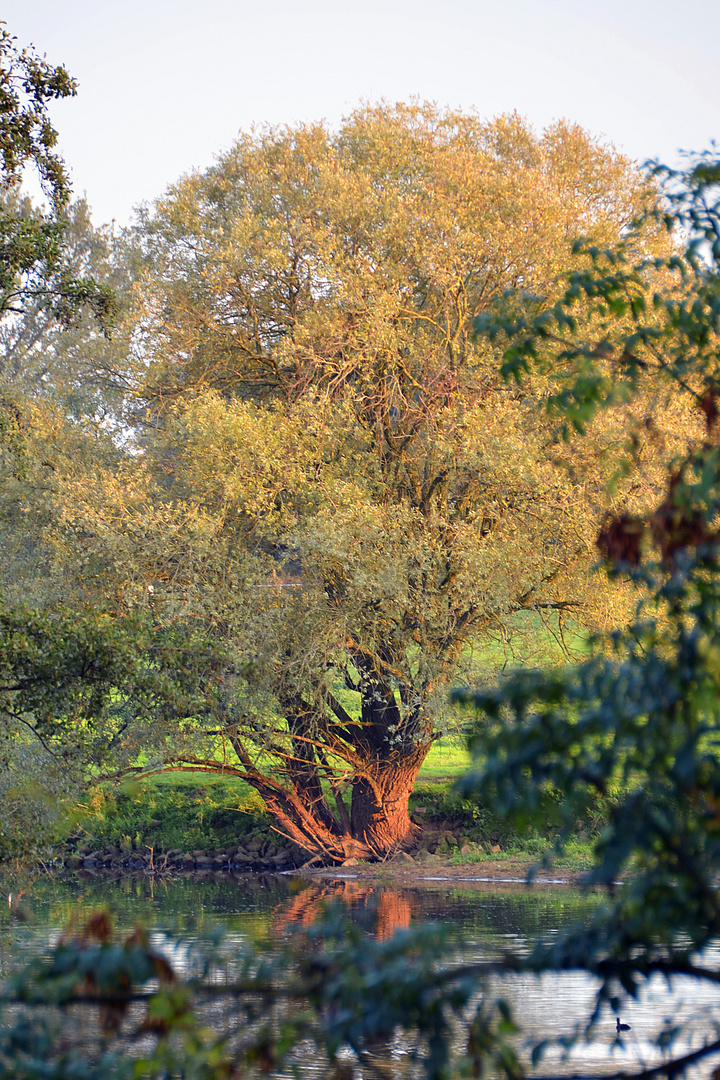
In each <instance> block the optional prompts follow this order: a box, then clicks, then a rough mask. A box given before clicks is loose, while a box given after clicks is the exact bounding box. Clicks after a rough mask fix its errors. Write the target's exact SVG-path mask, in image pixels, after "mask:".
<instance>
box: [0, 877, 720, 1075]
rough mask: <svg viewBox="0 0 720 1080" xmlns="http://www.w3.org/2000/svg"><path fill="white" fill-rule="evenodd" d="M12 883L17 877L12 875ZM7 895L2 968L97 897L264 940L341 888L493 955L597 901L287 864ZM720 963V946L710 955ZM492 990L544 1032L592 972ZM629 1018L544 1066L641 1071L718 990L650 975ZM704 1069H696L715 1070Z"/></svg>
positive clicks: (552, 929)
mask: <svg viewBox="0 0 720 1080" xmlns="http://www.w3.org/2000/svg"><path fill="white" fill-rule="evenodd" d="M11 889H12V886H11ZM3 896H4V897H7V899H4V900H3V902H2V904H0V977H6V976H7V975H8V974H9V973H10V972H11V971H13V970H16V969H17V967H18V966H19V965H21V964H22V963H23V962H25V961H26V960H28V959H30V958H31V957H33V956H37V955H38V954H40V953H42V952H43V951H44V950H46V949H47V948H48V947H49V945H50V944H51V943H52V941H53V940H55V939H56V938H57V935H58V933H59V932H60V931H61V930H62V929H63V928H64V927H66V926H67V925H68V924H69V923H70V922H71V921H75V922H79V921H82V919H83V918H84V917H87V916H88V915H89V914H90V913H91V912H93V911H96V910H97V909H98V908H99V907H101V906H107V907H109V908H110V910H111V912H112V914H113V918H114V920H115V923H116V925H117V928H118V929H119V930H120V931H122V930H129V929H131V928H132V927H133V926H135V925H136V924H137V923H142V924H144V925H145V926H147V927H151V928H153V933H154V940H155V941H156V942H158V943H159V944H160V945H161V946H162V947H164V948H167V949H170V948H171V947H172V943H173V941H175V940H177V939H178V937H182V939H183V941H184V942H186V943H188V942H190V943H192V942H193V941H199V940H201V939H204V938H206V937H208V936H209V935H210V934H211V933H212V932H213V931H214V930H215V929H216V928H218V927H220V926H222V927H224V929H225V932H226V947H227V948H232V947H233V943H240V942H248V941H250V942H254V943H257V944H261V945H262V948H263V950H264V951H265V952H268V951H272V950H273V949H275V948H277V947H278V946H279V945H280V944H281V942H282V941H283V938H284V936H285V935H286V934H287V932H288V931H289V929H290V927H291V926H293V925H297V923H299V922H300V923H309V922H311V921H312V919H313V918H314V917H315V915H316V914H317V912H318V910H319V907H320V905H321V903H322V902H323V901H324V900H327V899H329V898H338V899H342V900H343V902H344V903H345V905H346V906H347V908H348V911H349V912H350V913H351V915H352V917H353V918H354V919H355V920H357V921H359V922H361V923H362V924H363V926H364V927H365V929H366V932H367V933H368V934H369V935H374V936H376V937H387V936H389V935H391V934H392V933H393V932H394V931H395V930H397V929H402V928H404V927H408V926H416V925H420V924H422V923H427V922H442V923H443V924H444V925H445V926H449V927H451V928H452V941H453V943H454V945H455V947H456V948H457V951H458V955H459V956H462V957H463V958H465V959H489V958H495V957H498V956H499V955H501V954H502V953H503V951H505V950H508V949H509V950H512V951H515V952H517V951H523V950H525V949H527V948H528V947H529V946H530V944H531V943H532V942H533V941H534V940H536V939H537V938H541V939H543V940H546V941H547V940H551V939H552V937H553V935H555V934H557V933H558V932H559V931H560V930H562V929H563V928H564V927H566V926H567V925H569V924H570V923H571V922H574V921H577V920H583V919H586V918H588V917H589V916H590V915H591V913H592V911H593V910H594V908H595V906H596V904H597V903H598V897H597V896H596V895H594V894H588V893H584V892H582V891H580V890H578V889H576V888H573V887H570V886H567V885H563V886H556V887H538V886H533V887H532V888H528V887H526V886H524V885H522V884H520V883H517V884H512V883H507V882H505V883H491V882H471V881H443V880H434V881H429V880H428V881H425V882H422V883H417V884H414V885H413V886H412V887H409V886H404V885H403V886H400V885H397V884H393V883H392V882H390V881H383V882H378V883H374V882H368V881H366V880H354V879H352V878H344V879H335V880H328V879H317V878H312V879H299V878H297V877H293V876H290V875H287V876H286V875H263V874H245V875H242V876H232V877H231V876H229V875H227V876H223V875H215V876H213V877H208V878H205V879H202V880H198V879H195V878H192V877H183V878H177V879H167V878H152V877H127V876H126V877H121V878H119V879H115V880H113V879H110V878H107V877H102V876H97V877H94V876H78V877H77V878H75V879H73V880H71V881H70V880H61V879H59V878H56V877H52V876H43V877H40V878H38V879H36V880H35V881H34V882H32V883H31V884H27V885H26V886H25V890H24V892H23V894H22V895H21V896H18V887H17V886H15V891H14V892H10V893H8V891H7V890H6V891H5V892H4V894H3ZM706 959H707V960H708V962H712V963H713V964H715V965H716V966H717V965H718V964H720V949H718V950H713V953H712V955H711V956H709V957H707V958H706ZM491 989H492V992H493V993H494V994H495V993H497V994H498V995H502V996H504V997H505V998H506V999H508V1000H509V1001H510V1002H511V1003H512V1006H513V1009H514V1011H515V1014H516V1016H517V1018H518V1019H519V1020H520V1022H521V1023H522V1027H523V1038H528V1039H530V1040H531V1041H537V1040H538V1039H540V1038H549V1039H554V1038H557V1037H562V1036H563V1035H569V1034H570V1033H571V1032H572V1030H573V1029H574V1028H575V1026H576V1025H577V1024H579V1023H581V1022H582V1021H583V1019H584V1018H585V1017H586V1016H587V1015H588V1012H589V1009H590V1008H591V1003H592V999H593V993H594V983H593V981H592V980H591V979H589V978H588V977H587V976H585V975H583V974H581V973H575V972H569V973H559V974H551V975H550V974H548V975H544V976H543V977H541V978H539V979H538V978H535V977H530V976H505V977H503V978H502V979H496V980H495V982H494V984H493V986H492V988H491ZM622 1019H623V1020H624V1021H627V1022H629V1023H630V1024H631V1030H630V1032H628V1033H627V1034H626V1035H625V1036H624V1038H623V1040H622V1045H619V1042H618V1040H617V1039H616V1031H615V1017H614V1016H610V1015H606V1016H603V1017H602V1018H601V1020H600V1022H599V1023H598V1024H597V1025H596V1027H595V1028H594V1029H593V1032H592V1037H591V1039H590V1041H589V1042H587V1043H586V1042H583V1043H581V1044H579V1045H578V1046H576V1047H575V1048H574V1050H573V1051H572V1053H571V1055H570V1057H569V1058H568V1060H565V1061H564V1060H562V1059H561V1055H560V1053H559V1052H553V1053H551V1054H549V1055H548V1056H546V1058H545V1059H544V1060H543V1062H542V1065H541V1068H540V1070H539V1071H540V1073H541V1074H542V1075H545V1076H548V1075H555V1076H559V1075H571V1074H573V1073H581V1074H583V1075H602V1074H607V1073H609V1072H614V1071H617V1070H620V1069H624V1070H626V1071H630V1070H632V1071H636V1070H638V1069H640V1068H641V1067H648V1066H650V1065H654V1064H657V1063H658V1062H659V1061H660V1060H661V1057H660V1056H659V1054H658V1051H657V1049H656V1047H655V1046H654V1043H655V1040H656V1039H657V1035H658V1032H659V1031H661V1030H662V1029H663V1026H664V1025H667V1023H668V1022H671V1023H677V1022H678V1021H683V1020H687V1021H690V1024H689V1028H688V1035H687V1036H686V1037H684V1041H683V1042H682V1044H680V1045H679V1046H678V1047H676V1051H677V1050H682V1051H683V1052H684V1051H686V1050H688V1049H690V1048H691V1047H693V1048H694V1047H696V1046H698V1045H700V1044H701V1043H702V1041H703V1039H705V1038H711V1037H717V1034H716V1031H717V1028H718V1024H719V1023H720V991H715V990H708V989H707V988H704V987H702V988H698V987H697V986H696V985H694V984H683V983H682V982H680V983H678V984H677V986H676V987H675V988H674V990H673V992H672V993H670V992H669V990H668V988H667V987H666V985H665V984H664V982H662V981H661V980H659V979H657V980H656V979H653V980H651V982H650V983H649V984H648V986H647V987H646V989H645V992H644V993H643V994H642V996H641V997H640V998H639V999H638V1000H637V1001H629V1002H628V1003H627V1005H626V1007H625V1008H624V1009H623V1016H622ZM705 1070H706V1071H705V1073H703V1072H702V1071H700V1070H698V1071H697V1073H696V1074H695V1075H696V1076H697V1077H701V1076H703V1075H707V1074H708V1071H709V1070H708V1067H707V1065H706V1066H705Z"/></svg>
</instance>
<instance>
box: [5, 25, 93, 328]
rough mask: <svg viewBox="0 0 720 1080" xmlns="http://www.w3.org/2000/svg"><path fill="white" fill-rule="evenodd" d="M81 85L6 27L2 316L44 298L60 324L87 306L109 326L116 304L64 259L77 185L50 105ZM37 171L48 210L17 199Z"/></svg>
mask: <svg viewBox="0 0 720 1080" xmlns="http://www.w3.org/2000/svg"><path fill="white" fill-rule="evenodd" d="M75 92H76V83H75V80H74V79H72V78H71V77H70V76H69V75H68V73H67V71H66V70H65V68H64V67H53V66H52V65H50V64H48V62H47V61H46V60H45V59H43V58H41V57H39V56H37V55H36V54H35V53H34V52H33V51H32V50H31V49H22V50H21V49H19V48H18V46H17V44H16V40H15V38H14V37H12V36H11V34H9V33H8V31H7V30H6V29H5V28H4V25H2V26H0V318H2V317H4V316H8V315H15V314H20V313H22V312H23V311H24V309H25V307H26V305H27V304H28V303H33V302H34V301H35V300H37V299H41V300H42V303H43V304H44V306H45V307H46V308H47V309H48V310H50V311H52V313H53V316H54V318H55V319H56V320H58V321H59V322H61V323H64V324H70V323H72V321H73V320H74V318H75V317H76V315H77V312H78V311H79V310H80V309H82V308H83V307H85V306H87V307H90V308H91V309H92V310H93V312H94V313H95V315H96V316H97V317H98V318H99V319H101V321H104V322H105V324H106V325H109V323H110V321H111V320H112V315H113V312H114V300H113V297H112V294H111V293H110V291H109V290H108V289H105V288H103V287H101V286H99V285H98V284H97V283H96V282H95V281H94V280H93V278H91V277H81V276H74V275H73V274H72V273H71V272H70V268H69V267H68V265H67V263H66V262H65V259H64V231H65V222H64V220H63V213H64V210H65V207H66V205H67V203H68V200H69V196H70V185H69V182H68V178H67V173H66V171H65V165H64V163H63V161H62V158H61V157H60V156H59V154H58V153H57V151H56V150H55V146H56V144H57V132H56V131H55V129H54V128H53V126H52V124H51V123H50V117H49V115H48V105H49V103H50V102H52V101H54V100H57V99H59V98H66V97H72V96H73V95H74V94H75ZM30 166H32V167H33V168H34V169H35V171H36V173H37V176H38V179H39V181H40V184H41V187H42V189H43V193H44V195H45V196H46V198H47V200H48V202H49V210H48V211H47V212H46V213H45V212H41V211H37V210H33V209H32V208H31V207H30V204H29V202H28V201H20V202H19V201H18V200H17V199H13V198H9V197H8V196H12V194H13V193H15V192H17V191H18V190H19V189H20V188H21V186H22V181H23V172H24V170H25V169H26V168H28V167H30Z"/></svg>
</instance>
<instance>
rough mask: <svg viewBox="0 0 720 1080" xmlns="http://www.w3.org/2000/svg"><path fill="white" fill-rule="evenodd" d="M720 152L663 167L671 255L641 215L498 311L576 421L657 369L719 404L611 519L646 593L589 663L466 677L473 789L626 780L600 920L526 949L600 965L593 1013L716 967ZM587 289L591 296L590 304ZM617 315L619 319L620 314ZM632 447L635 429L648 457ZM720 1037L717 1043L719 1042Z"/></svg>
mask: <svg viewBox="0 0 720 1080" xmlns="http://www.w3.org/2000/svg"><path fill="white" fill-rule="evenodd" d="M717 169H718V165H717V160H716V158H714V157H713V156H711V155H703V156H700V157H698V158H694V159H691V160H690V162H689V167H688V169H687V170H686V171H685V172H684V173H683V174H677V173H672V172H670V171H669V170H662V169H660V168H659V167H658V168H657V169H656V170H655V172H656V174H658V175H663V176H665V178H666V179H667V180H668V187H667V191H666V202H665V205H664V209H663V211H662V214H663V216H664V219H665V221H666V223H667V225H668V227H670V228H671V229H673V230H675V235H676V250H675V252H674V253H673V254H672V255H671V256H670V257H669V258H667V259H665V260H663V261H659V260H653V261H651V262H648V261H647V260H645V259H643V258H641V257H639V255H638V250H637V243H636V232H635V231H632V230H631V231H630V232H629V233H628V235H627V236H626V237H625V238H624V239H623V241H622V243H621V244H620V245H619V246H616V247H614V248H612V249H610V250H607V251H606V250H599V249H588V253H589V254H590V256H591V258H592V266H591V268H590V269H589V270H583V271H582V272H578V273H576V274H572V275H571V276H570V278H569V285H568V289H567V291H566V292H565V294H564V295H563V297H562V298H561V300H560V301H558V303H557V304H555V305H554V306H551V307H547V308H544V309H541V310H540V311H539V313H538V311H537V309H536V310H534V311H530V312H528V313H526V314H521V315H518V314H517V311H516V312H515V313H514V314H513V318H512V319H511V320H510V321H503V320H502V319H499V320H498V321H495V322H494V323H493V324H492V327H491V332H492V333H493V334H495V335H496V336H498V337H499V336H500V334H504V335H506V336H507V337H508V338H509V347H508V349H507V351H506V353H505V357H506V369H505V370H506V372H507V374H508V375H513V376H515V377H516V378H519V379H520V381H522V379H523V377H524V374H523V373H527V372H528V371H530V370H532V369H533V368H534V366H535V365H536V364H540V365H542V366H543V367H545V368H547V369H548V370H549V371H552V373H553V377H554V378H555V380H556V383H557V386H558V389H557V391H556V392H555V393H554V394H553V395H552V397H551V399H550V404H551V407H552V408H553V409H554V410H555V411H557V412H558V413H559V414H560V416H561V418H562V420H563V422H564V424H565V429H566V434H567V433H568V432H569V430H570V428H573V427H574V428H575V429H576V430H578V431H583V430H584V429H585V427H586V425H588V424H589V423H590V422H591V421H592V420H593V418H594V417H595V416H597V415H598V414H599V413H600V412H601V411H602V410H603V409H607V408H609V407H611V406H612V404H613V403H614V402H616V401H617V400H618V399H621V398H625V397H633V396H636V395H639V394H641V393H642V392H643V390H644V389H646V388H647V387H648V385H650V386H652V387H653V389H654V392H655V394H656V397H657V398H658V399H661V398H662V397H663V396H665V395H669V396H680V397H683V396H684V397H686V398H687V399H688V400H689V402H690V404H691V406H692V407H693V408H694V409H696V410H697V414H698V415H699V416H702V417H703V419H704V433H703V435H702V436H701V438H699V439H697V440H696V441H694V442H692V443H691V445H690V448H689V450H686V452H685V453H684V454H683V455H682V456H679V457H678V458H677V459H676V460H675V461H674V462H673V464H672V467H671V469H670V471H669V475H668V478H667V487H666V493H665V498H664V499H663V500H662V501H661V502H660V504H659V505H657V506H656V508H655V510H654V512H653V513H652V514H651V515H650V514H649V515H648V518H649V520H646V519H643V518H642V517H640V516H637V517H631V516H630V515H628V514H627V513H621V512H619V511H618V512H616V514H615V515H613V516H611V517H609V519H608V520H607V521H606V523H605V525H604V527H603V529H602V530H601V532H600V535H599V537H598V547H599V550H600V552H601V554H602V556H603V557H604V559H605V561H606V564H607V566H608V570H609V573H610V574H611V576H613V577H615V578H625V579H626V580H628V581H630V582H631V583H632V585H633V587H634V589H635V591H636V596H637V599H638V608H637V615H636V618H635V620H634V621H632V622H631V624H630V625H629V626H627V627H622V628H618V629H617V630H615V631H613V632H612V633H610V634H609V635H607V636H605V637H602V638H598V639H597V640H596V642H595V653H594V655H592V656H591V657H590V658H589V659H588V660H587V661H586V662H584V663H582V664H580V665H579V666H577V667H575V668H570V669H565V670H559V671H550V672H542V671H531V670H525V671H519V672H515V673H513V674H511V675H510V676H509V677H508V678H507V679H504V680H503V681H502V682H501V683H499V684H497V685H496V686H494V687H490V688H488V689H485V690H480V691H478V692H476V693H467V692H462V693H460V694H458V695H457V696H458V697H459V698H460V699H462V700H464V701H466V702H472V703H474V705H475V706H476V708H478V709H479V710H481V712H482V714H483V717H484V719H483V721H482V723H480V724H479V725H478V728H477V731H476V733H475V735H474V736H473V737H472V740H471V742H472V745H473V747H474V749H475V750H476V752H481V753H482V754H483V757H484V764H483V766H482V768H481V769H480V770H479V772H478V773H477V774H476V775H475V776H471V777H470V778H468V780H467V781H466V782H465V784H464V790H465V791H466V792H471V791H472V792H475V793H476V794H477V795H479V796H480V797H481V798H482V799H492V800H494V802H495V805H496V806H497V807H498V809H499V810H500V811H502V812H503V813H506V814H508V815H514V814H515V813H516V812H518V811H519V812H521V813H522V812H523V811H525V812H530V813H535V812H537V809H538V807H539V806H540V803H541V800H542V798H543V797H544V793H545V792H547V790H548V788H549V787H550V788H551V789H552V790H555V791H557V792H561V793H562V801H561V807H560V808H561V811H562V815H563V821H564V825H565V827H566V828H569V827H570V825H571V824H572V823H573V822H574V820H575V819H576V817H577V815H578V813H579V805H578V804H579V802H582V801H583V800H585V799H586V798H587V797H588V794H589V793H591V792H593V791H597V792H599V793H600V794H601V795H605V794H607V793H608V791H610V790H611V789H612V790H613V791H614V798H613V800H612V801H611V803H610V811H609V818H608V823H607V826H606V828H605V829H603V830H602V832H601V833H600V835H599V837H598V839H597V841H596V843H595V851H594V856H595V858H594V865H593V868H592V872H591V874H590V876H589V880H590V881H592V882H594V883H595V884H599V885H603V886H605V887H606V888H607V889H608V890H609V893H610V899H609V901H608V903H607V904H606V905H605V906H604V907H603V908H602V909H601V910H600V911H599V912H598V913H597V914H596V915H595V916H594V918H593V920H592V922H591V923H590V925H589V926H587V927H584V928H580V927H578V928H576V929H574V930H573V931H572V932H570V933H568V934H566V935H564V936H563V937H562V938H561V939H560V940H558V941H557V942H556V943H555V944H554V945H553V947H552V949H542V948H539V949H537V950H536V952H535V954H534V955H533V957H532V958H531V959H530V961H529V964H528V966H529V967H530V968H531V969H532V970H545V969H553V968H558V967H560V968H567V967H578V968H582V969H584V970H586V971H589V972H592V973H593V974H595V975H597V976H598V977H599V980H600V984H599V990H598V992H597V996H596V1009H595V1012H594V1013H593V1014H592V1016H591V1017H589V1021H592V1019H593V1018H595V1017H596V1016H597V1013H598V1010H599V1008H600V1006H601V1005H602V1003H604V1002H609V1003H610V1004H611V1005H613V1006H614V1005H615V1004H616V1003H617V1002H618V1001H619V999H620V994H621V992H624V993H626V994H629V995H631V996H635V995H637V994H639V993H640V992H641V990H642V989H643V987H644V986H645V984H646V982H647V980H648V979H649V978H650V977H651V976H652V975H653V974H654V973H661V974H663V975H664V976H665V977H667V978H668V979H669V980H670V981H671V982H673V981H674V979H675V977H677V976H678V975H683V976H690V977H692V978H694V979H696V980H698V981H704V980H709V981H710V982H714V981H716V980H717V977H718V975H717V971H716V970H715V965H714V964H713V963H712V961H711V960H710V959H709V958H708V957H706V956H704V955H703V949H704V948H705V947H706V946H708V945H709V943H710V942H712V941H713V940H716V938H717V935H718V932H719V931H720V906H719V903H718V893H717V874H718V869H719V868H720V828H719V823H718V808H719V807H720V754H719V752H718V751H719V749H720V747H719V745H718V742H719V737H720V705H719V700H720V693H719V691H720V662H719V658H720V644H719V643H720V573H719V572H718V571H719V567H718V557H719V554H720V548H719V542H720V534H719V533H718V522H719V521H720V449H719V448H718V427H717V419H718V410H717V409H716V407H715V403H716V400H717V397H718V387H720V347H719V346H720V337H719V332H720V272H719V271H720V266H719V264H718V255H719V249H718V244H717V237H718V235H720V232H719V228H720V201H719V200H718V186H717V178H718V172H717ZM681 242H683V243H684V247H683V248H681V247H680V243H681ZM580 297H585V298H587V299H588V300H589V301H590V306H589V308H588V309H582V310H583V314H582V316H581V315H579V314H578V313H577V308H576V305H577V301H578V299H579V298H580ZM611 318H612V319H613V320H615V319H616V318H620V321H619V322H615V321H613V324H612V332H611V331H610V324H609V320H610V319H611ZM598 341H601V343H602V348H599V347H598V344H597V343H598ZM648 423H649V424H651V423H652V417H649V419H648ZM634 449H635V448H634V446H633V442H632V439H629V440H628V445H627V454H628V460H629V462H630V463H631V464H632V463H633V452H634ZM618 881H623V882H624V884H623V885H622V886H621V887H617V883H618ZM675 1034H676V1035H677V1034H678V1033H677V1032H676V1033H675ZM717 1049H718V1043H717V1041H714V1042H709V1043H708V1047H707V1050H706V1051H705V1052H707V1053H711V1052H715V1051H717ZM701 1055H702V1052H701ZM684 1064H686V1063H685V1062H684V1061H683V1062H681V1063H679V1064H677V1065H676V1066H675V1067H674V1072H680V1071H682V1067H683V1065H684Z"/></svg>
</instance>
